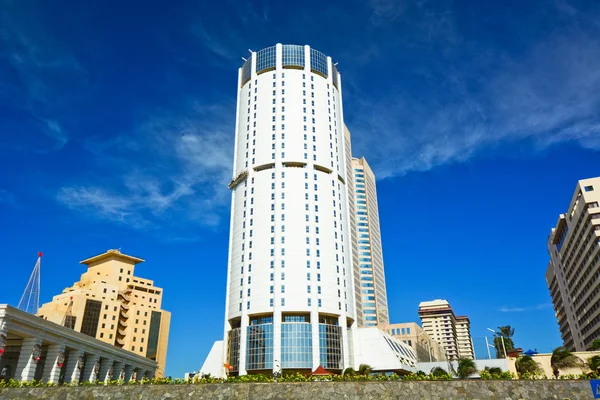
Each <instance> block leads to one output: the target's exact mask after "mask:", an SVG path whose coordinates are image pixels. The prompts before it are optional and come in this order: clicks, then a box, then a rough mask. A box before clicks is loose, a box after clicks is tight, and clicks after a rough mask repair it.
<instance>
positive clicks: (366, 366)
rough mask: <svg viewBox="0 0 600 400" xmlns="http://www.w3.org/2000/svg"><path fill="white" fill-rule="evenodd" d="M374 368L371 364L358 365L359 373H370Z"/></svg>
mask: <svg viewBox="0 0 600 400" xmlns="http://www.w3.org/2000/svg"><path fill="white" fill-rule="evenodd" d="M371 371H373V368H372V367H371V366H370V365H369V364H360V365H359V366H358V371H357V372H358V375H370V374H371Z"/></svg>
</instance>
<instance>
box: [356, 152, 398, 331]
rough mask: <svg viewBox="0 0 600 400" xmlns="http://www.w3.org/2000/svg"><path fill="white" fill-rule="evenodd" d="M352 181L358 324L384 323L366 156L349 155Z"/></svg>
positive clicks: (384, 306)
mask: <svg viewBox="0 0 600 400" xmlns="http://www.w3.org/2000/svg"><path fill="white" fill-rule="evenodd" d="M352 173H353V181H354V185H353V186H354V187H353V189H354V196H353V197H354V213H355V215H354V220H355V225H354V224H353V228H355V229H356V241H357V244H356V246H355V247H356V248H357V252H358V254H357V255H356V256H355V258H354V260H355V261H356V262H357V263H358V266H355V272H354V276H355V278H354V284H355V296H356V310H357V315H360V318H359V319H358V327H359V328H360V327H362V326H365V327H369V326H378V325H387V324H389V322H390V318H389V314H388V304H387V293H386V288H385V273H384V270H383V253H382V249H381V232H380V229H379V206H378V204H377V189H376V184H375V174H373V171H372V170H371V168H370V167H369V164H368V163H367V160H365V158H364V157H363V158H360V159H359V158H353V159H352Z"/></svg>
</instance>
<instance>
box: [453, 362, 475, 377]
mask: <svg viewBox="0 0 600 400" xmlns="http://www.w3.org/2000/svg"><path fill="white" fill-rule="evenodd" d="M476 372H477V367H476V366H475V361H473V360H471V359H470V358H459V359H458V368H457V369H456V374H457V375H458V377H459V378H461V379H466V378H468V377H469V376H471V375H473V374H474V373H476Z"/></svg>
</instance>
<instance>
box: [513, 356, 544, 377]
mask: <svg viewBox="0 0 600 400" xmlns="http://www.w3.org/2000/svg"><path fill="white" fill-rule="evenodd" d="M515 367H516V368H517V372H518V373H519V374H521V375H523V374H537V373H540V372H541V371H542V368H541V367H540V364H539V363H538V362H537V361H535V360H534V359H533V358H531V356H523V357H519V359H518V360H517V361H516V362H515Z"/></svg>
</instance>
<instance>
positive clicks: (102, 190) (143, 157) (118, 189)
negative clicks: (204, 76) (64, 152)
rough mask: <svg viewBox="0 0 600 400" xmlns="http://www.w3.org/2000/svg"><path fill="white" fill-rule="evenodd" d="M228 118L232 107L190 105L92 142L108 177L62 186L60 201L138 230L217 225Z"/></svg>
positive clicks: (226, 166) (228, 149)
mask: <svg viewBox="0 0 600 400" xmlns="http://www.w3.org/2000/svg"><path fill="white" fill-rule="evenodd" d="M231 113H234V109H233V105H229V104H217V105H210V106H204V105H202V104H198V103H196V102H190V103H189V104H187V105H185V106H183V107H181V111H178V112H168V111H164V110H157V111H155V112H153V113H152V115H147V116H145V117H144V118H143V119H142V121H141V122H140V124H139V125H138V128H136V130H135V132H132V133H131V134H127V135H123V136H120V137H113V138H109V139H102V140H96V141H93V142H89V143H88V145H87V148H88V149H92V150H93V153H94V154H95V155H96V156H97V161H98V163H99V165H100V166H102V167H103V168H106V169H107V170H108V171H110V172H111V173H110V176H109V177H108V178H107V179H105V180H104V182H102V183H101V184H100V185H99V184H95V185H85V184H75V185H69V186H65V187H63V188H61V189H60V191H59V193H58V195H57V199H58V201H59V202H60V203H62V204H64V205H65V206H67V207H69V208H71V209H74V210H77V211H81V212H83V213H86V214H88V215H90V216H93V217H96V218H101V219H105V220H109V221H112V222H115V223H119V224H124V225H129V226H131V227H134V228H139V229H154V228H156V227H158V226H161V227H162V228H164V227H167V226H172V225H174V224H177V223H180V222H181V221H183V220H185V221H186V223H190V224H188V225H191V226H194V225H205V226H215V225H218V224H219V223H220V221H221V218H222V216H223V213H224V210H225V208H226V206H227V204H228V198H229V192H228V190H227V182H228V181H229V179H230V175H231V160H232V158H231V154H232V149H233V136H234V135H233V129H234V127H233V123H232V120H231V118H230V115H231ZM177 234H178V233H177ZM184 237H188V236H184Z"/></svg>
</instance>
